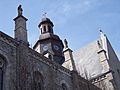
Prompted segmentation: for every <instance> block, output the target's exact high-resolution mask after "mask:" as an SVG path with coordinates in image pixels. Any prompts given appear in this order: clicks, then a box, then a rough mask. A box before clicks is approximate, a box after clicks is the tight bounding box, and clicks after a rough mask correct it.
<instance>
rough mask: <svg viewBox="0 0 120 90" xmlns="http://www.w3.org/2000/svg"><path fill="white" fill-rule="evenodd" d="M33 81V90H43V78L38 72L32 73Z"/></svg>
mask: <svg viewBox="0 0 120 90" xmlns="http://www.w3.org/2000/svg"><path fill="white" fill-rule="evenodd" d="M33 81H34V90H44V82H43V76H42V75H41V73H40V72H38V71H35V72H34V73H33Z"/></svg>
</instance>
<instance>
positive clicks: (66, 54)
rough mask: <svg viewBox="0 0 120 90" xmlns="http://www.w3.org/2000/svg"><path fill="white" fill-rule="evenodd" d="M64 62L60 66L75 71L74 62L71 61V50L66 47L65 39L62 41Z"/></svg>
mask: <svg viewBox="0 0 120 90" xmlns="http://www.w3.org/2000/svg"><path fill="white" fill-rule="evenodd" d="M63 54H64V57H65V62H64V63H63V65H62V66H64V67H65V68H67V69H69V70H71V71H72V70H74V71H76V67H75V62H74V60H73V55H72V50H71V49H70V48H69V47H68V45H67V41H66V39H65V40H64V51H63Z"/></svg>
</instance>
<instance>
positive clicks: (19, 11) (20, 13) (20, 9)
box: [18, 5, 23, 16]
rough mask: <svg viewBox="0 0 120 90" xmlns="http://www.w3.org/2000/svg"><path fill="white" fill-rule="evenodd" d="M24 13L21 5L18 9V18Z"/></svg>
mask: <svg viewBox="0 0 120 90" xmlns="http://www.w3.org/2000/svg"><path fill="white" fill-rule="evenodd" d="M22 11H23V9H22V8H21V5H19V7H18V16H21V15H22Z"/></svg>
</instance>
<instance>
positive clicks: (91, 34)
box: [0, 0, 120, 57]
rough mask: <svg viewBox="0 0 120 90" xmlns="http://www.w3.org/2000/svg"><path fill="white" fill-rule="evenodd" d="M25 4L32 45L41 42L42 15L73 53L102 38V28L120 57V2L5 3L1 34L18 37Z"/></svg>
mask: <svg viewBox="0 0 120 90" xmlns="http://www.w3.org/2000/svg"><path fill="white" fill-rule="evenodd" d="M19 4H21V5H22V8H23V15H24V16H25V17H26V18H28V22H27V29H28V37H29V43H30V44H32V46H33V45H34V44H35V42H36V41H37V40H38V38H39V35H40V33H39V28H38V24H39V22H40V20H41V17H42V14H43V13H44V12H47V16H48V17H49V18H50V19H51V20H52V21H53V23H54V32H55V33H56V34H58V35H59V36H60V38H61V39H62V40H63V39H64V38H66V39H67V40H68V42H69V46H70V47H71V49H72V50H73V51H76V50H78V49H80V48H81V47H83V46H85V45H86V44H88V43H90V42H92V41H94V40H96V39H97V38H98V37H99V28H101V29H102V30H103V32H104V33H105V34H106V35H107V37H108V39H109V40H110V42H111V44H112V46H113V48H114V49H115V51H116V52H117V55H118V56H119V57H120V48H119V47H120V37H119V35H120V0H2V1H1V2H0V30H1V31H3V32H5V33H6V34H8V35H10V36H12V37H14V21H13V18H15V17H16V16H17V7H18V5H19Z"/></svg>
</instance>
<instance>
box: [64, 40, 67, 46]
mask: <svg viewBox="0 0 120 90" xmlns="http://www.w3.org/2000/svg"><path fill="white" fill-rule="evenodd" d="M64 48H68V42H67V40H66V39H64Z"/></svg>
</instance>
